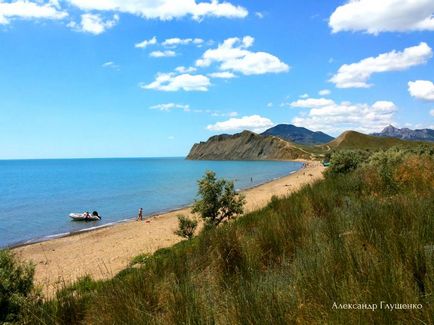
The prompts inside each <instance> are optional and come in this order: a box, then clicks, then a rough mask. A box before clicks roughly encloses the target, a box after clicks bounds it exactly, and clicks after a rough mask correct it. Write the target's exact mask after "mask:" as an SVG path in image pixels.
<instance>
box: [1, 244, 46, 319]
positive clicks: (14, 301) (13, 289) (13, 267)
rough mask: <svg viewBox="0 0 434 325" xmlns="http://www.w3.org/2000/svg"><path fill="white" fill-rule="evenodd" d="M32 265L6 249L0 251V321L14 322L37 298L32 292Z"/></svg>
mask: <svg viewBox="0 0 434 325" xmlns="http://www.w3.org/2000/svg"><path fill="white" fill-rule="evenodd" d="M33 275H34V267H33V265H31V264H21V263H20V262H18V261H17V260H16V258H15V256H14V255H13V254H12V253H11V252H10V251H6V250H2V251H0V323H1V324H3V323H8V322H11V323H12V322H16V321H18V320H19V319H20V315H21V313H22V312H23V310H24V308H26V307H27V306H28V305H29V304H30V303H32V302H34V301H35V300H37V299H38V296H37V295H35V294H34V292H33V289H34V288H33Z"/></svg>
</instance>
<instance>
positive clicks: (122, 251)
mask: <svg viewBox="0 0 434 325" xmlns="http://www.w3.org/2000/svg"><path fill="white" fill-rule="evenodd" d="M298 161H299V162H305V163H306V167H305V168H302V169H300V170H298V171H296V172H293V173H291V174H289V175H287V176H284V177H281V178H278V179H275V180H271V181H269V182H266V183H263V184H260V185H256V186H254V187H251V188H249V189H246V190H242V192H243V193H244V194H245V195H246V199H247V204H246V212H250V211H254V210H257V209H259V208H262V207H264V206H265V205H266V204H267V203H268V202H269V200H270V199H271V197H272V196H273V195H277V196H283V195H285V194H289V193H291V192H294V191H296V190H298V189H299V188H300V187H301V186H303V185H305V184H309V183H312V182H314V181H316V180H318V179H320V178H321V177H322V171H323V170H324V167H323V166H322V165H321V164H320V163H319V162H316V161H304V160H298ZM179 214H184V215H190V216H191V212H190V206H186V207H182V208H180V209H175V210H172V211H167V212H163V213H159V214H155V215H150V216H147V217H145V218H144V220H143V221H141V222H136V221H134V219H131V220H130V219H126V220H123V221H122V222H117V223H114V224H108V225H102V226H100V227H98V228H96V229H89V230H85V231H83V230H82V231H79V232H74V233H70V234H66V235H65V236H62V237H55V238H51V239H47V240H44V241H39V242H36V243H23V244H19V245H18V246H15V247H13V248H11V249H12V251H13V252H14V253H15V254H16V255H17V256H18V257H19V258H20V259H22V260H26V261H32V262H33V263H34V264H35V281H36V284H37V285H39V286H40V287H42V290H43V292H44V294H45V295H46V296H48V297H49V296H51V295H52V294H53V293H54V292H55V291H56V290H57V289H58V288H61V287H62V286H64V285H67V284H69V283H71V282H73V281H75V280H77V279H78V278H80V277H82V276H85V275H90V276H92V277H93V278H94V279H107V278H111V277H113V276H114V275H115V274H116V273H118V272H119V271H121V270H123V269H124V268H126V267H127V266H128V263H129V262H130V260H131V259H132V258H133V257H134V256H136V255H139V254H141V253H149V254H152V253H153V252H155V251H156V250H158V249H160V248H164V247H169V246H171V245H173V244H175V243H177V242H179V241H181V240H182V239H181V238H180V237H177V236H176V235H174V233H173V232H174V230H175V229H176V228H177V215H179Z"/></svg>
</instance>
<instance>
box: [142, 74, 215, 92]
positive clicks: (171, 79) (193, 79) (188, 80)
mask: <svg viewBox="0 0 434 325" xmlns="http://www.w3.org/2000/svg"><path fill="white" fill-rule="evenodd" d="M210 86H211V82H210V80H209V78H208V77H207V76H204V75H200V74H199V75H191V74H189V73H184V74H180V75H176V74H175V73H159V74H157V77H156V79H155V81H153V82H151V83H150V84H148V85H142V86H141V87H142V88H143V89H154V90H161V91H179V90H185V91H208V88H209V87H210Z"/></svg>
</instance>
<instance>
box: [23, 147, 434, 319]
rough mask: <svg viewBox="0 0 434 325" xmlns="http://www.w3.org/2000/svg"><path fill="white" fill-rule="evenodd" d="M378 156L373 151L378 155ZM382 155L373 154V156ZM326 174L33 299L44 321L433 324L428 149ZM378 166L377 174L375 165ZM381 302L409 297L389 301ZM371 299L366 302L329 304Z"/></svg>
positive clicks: (35, 313)
mask: <svg viewBox="0 0 434 325" xmlns="http://www.w3.org/2000/svg"><path fill="white" fill-rule="evenodd" d="M377 158H378V157H377ZM380 160H381V159H380ZM380 166H381V164H376V163H370V164H365V165H364V166H362V167H358V168H357V169H356V170H355V171H353V172H349V173H347V174H343V175H342V174H333V175H329V176H328V177H326V179H325V180H324V181H321V182H318V183H316V184H314V185H312V186H306V187H304V188H303V189H302V190H301V191H299V192H297V193H294V194H292V195H291V196H289V197H286V198H283V199H277V198H273V200H272V202H271V203H270V204H269V205H268V206H267V207H266V208H264V209H262V210H259V211H256V212H254V213H250V214H248V215H245V216H244V217H242V218H239V219H238V220H236V221H235V222H232V223H228V224H225V225H223V226H221V227H218V228H216V229H206V230H204V231H203V232H202V233H201V234H200V235H199V236H198V237H196V238H194V239H192V240H190V241H183V242H181V243H179V244H177V245H175V246H173V247H171V248H169V249H162V250H159V251H157V252H156V253H155V254H154V255H153V256H151V257H140V258H137V259H135V263H136V264H135V265H134V266H132V267H131V268H129V269H126V270H124V271H123V272H121V273H120V274H118V276H116V277H115V278H114V279H112V280H109V281H104V282H93V281H91V280H90V279H83V280H82V281H81V282H79V283H77V284H76V285H75V286H73V287H71V288H67V289H65V290H63V291H62V292H59V294H58V296H57V298H56V299H53V300H52V301H48V302H46V303H45V304H44V305H43V306H42V307H40V306H36V307H35V308H33V309H32V310H30V311H29V314H28V315H27V319H33V320H36V321H37V322H39V323H45V324H56V323H57V324H63V323H68V324H288V323H300V324H344V323H354V324H355V323H362V324H363V323H377V324H397V323H401V324H433V323H434V304H433V302H434V301H433V300H434V298H433V290H434V160H433V158H431V157H429V156H424V155H422V156H420V155H414V154H410V155H405V156H403V157H402V159H399V160H397V161H396V163H394V164H391V165H390V168H389V170H387V171H385V170H382V168H381V167H380ZM385 175H386V176H387V177H385ZM381 302H383V304H385V303H388V304H420V305H421V306H422V308H421V309H418V308H412V309H407V310H402V309H398V310H394V311H391V310H389V309H386V308H383V309H381V308H380V303H381ZM334 303H336V304H338V305H339V304H371V305H372V304H376V305H377V306H378V307H377V309H376V310H374V311H373V310H370V309H362V310H355V309H351V310H347V309H336V308H334Z"/></svg>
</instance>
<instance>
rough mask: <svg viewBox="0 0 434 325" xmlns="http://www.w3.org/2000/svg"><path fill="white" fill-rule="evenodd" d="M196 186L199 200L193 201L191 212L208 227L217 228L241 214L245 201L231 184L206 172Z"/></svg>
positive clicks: (212, 173)
mask: <svg viewBox="0 0 434 325" xmlns="http://www.w3.org/2000/svg"><path fill="white" fill-rule="evenodd" d="M198 185H199V190H198V196H199V197H200V199H199V200H196V201H195V203H194V205H193V208H192V212H193V213H199V214H200V216H201V217H202V219H203V220H204V221H205V223H207V224H208V225H212V226H218V225H219V224H220V223H222V222H225V221H228V220H231V219H233V218H235V217H237V216H239V215H241V214H242V213H243V211H244V204H245V203H246V201H245V198H244V195H242V194H240V193H238V192H236V191H235V188H234V183H233V182H231V181H227V180H225V179H217V178H216V174H215V173H214V172H211V171H208V172H206V173H205V175H204V176H203V178H202V179H200V180H199V181H198Z"/></svg>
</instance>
